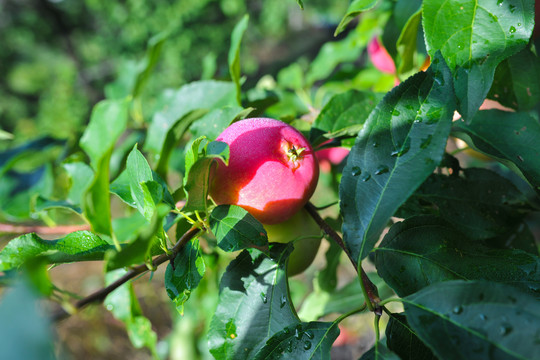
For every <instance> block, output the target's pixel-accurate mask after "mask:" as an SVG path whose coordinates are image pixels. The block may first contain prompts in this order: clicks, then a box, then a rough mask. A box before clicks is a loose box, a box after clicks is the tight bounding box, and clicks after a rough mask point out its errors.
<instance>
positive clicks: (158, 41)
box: [132, 32, 169, 98]
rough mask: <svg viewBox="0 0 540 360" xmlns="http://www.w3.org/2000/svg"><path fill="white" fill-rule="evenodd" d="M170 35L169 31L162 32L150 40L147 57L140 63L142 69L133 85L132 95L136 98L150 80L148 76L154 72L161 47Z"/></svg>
mask: <svg viewBox="0 0 540 360" xmlns="http://www.w3.org/2000/svg"><path fill="white" fill-rule="evenodd" d="M168 37H169V33H168V32H161V33H159V34H157V35H155V36H153V37H152V38H151V39H150V40H148V48H147V49H146V57H145V59H144V60H143V61H142V62H141V63H139V64H138V67H139V69H140V70H139V73H138V74H137V78H136V80H135V86H133V91H132V95H133V97H134V98H136V97H138V96H139V95H140V94H141V92H142V90H143V88H144V86H145V85H146V82H147V81H148V77H149V76H150V74H151V73H152V70H153V69H154V67H155V66H156V63H157V62H158V60H159V57H160V55H161V49H162V48H163V44H164V43H165V40H167V38H168Z"/></svg>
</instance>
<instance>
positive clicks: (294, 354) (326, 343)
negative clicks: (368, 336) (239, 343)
mask: <svg viewBox="0 0 540 360" xmlns="http://www.w3.org/2000/svg"><path fill="white" fill-rule="evenodd" d="M338 335H339V328H338V326H337V323H332V322H318V321H314V322H310V323H302V324H298V325H293V326H288V327H286V328H284V329H283V330H281V331H280V332H278V333H276V334H274V336H272V337H271V338H270V339H268V340H267V341H266V344H265V345H264V347H263V348H262V349H260V350H259V351H258V352H257V355H255V357H254V359H255V360H269V359H276V360H277V359H295V360H302V359H306V360H308V359H330V349H331V348H332V344H333V343H334V341H335V340H336V339H337V337H338Z"/></svg>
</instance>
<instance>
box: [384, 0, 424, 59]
mask: <svg viewBox="0 0 540 360" xmlns="http://www.w3.org/2000/svg"><path fill="white" fill-rule="evenodd" d="M421 8H422V0H397V1H396V2H395V5H394V8H393V11H392V13H391V15H390V18H389V19H388V21H387V22H386V23H385V24H384V25H383V26H384V32H383V34H382V38H381V40H382V43H383V46H384V48H385V49H386V51H388V53H389V54H390V56H392V58H393V59H396V60H399V58H398V48H397V45H398V41H399V39H400V37H403V36H404V33H405V32H407V33H408V30H405V28H406V26H407V24H408V23H409V22H410V21H412V17H413V16H414V15H415V14H416V13H417V12H418V11H419V10H421ZM410 25H412V24H410ZM402 40H405V37H403V39H402ZM410 40H411V41H412V39H410ZM423 40H424V39H423V37H422V41H423ZM402 44H403V42H402ZM413 50H414V49H413Z"/></svg>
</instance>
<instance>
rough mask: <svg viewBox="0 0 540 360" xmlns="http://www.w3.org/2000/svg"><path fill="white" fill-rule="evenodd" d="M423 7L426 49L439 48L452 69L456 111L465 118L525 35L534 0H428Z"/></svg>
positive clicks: (432, 51) (432, 52)
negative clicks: (498, 66)
mask: <svg viewBox="0 0 540 360" xmlns="http://www.w3.org/2000/svg"><path fill="white" fill-rule="evenodd" d="M422 11H423V25H424V33H425V39H426V45H427V48H428V52H429V54H430V55H431V56H433V55H435V52H436V51H438V50H440V51H441V52H442V55H443V57H444V59H445V60H446V62H447V63H448V66H449V67H450V69H451V71H452V72H453V74H454V75H455V91H456V96H457V98H458V111H459V113H460V114H461V115H462V116H463V117H464V118H465V119H467V120H470V119H472V117H473V116H474V114H475V113H476V111H477V110H478V108H479V106H480V104H481V103H482V101H483V100H484V98H485V97H486V95H487V93H488V91H489V89H490V88H491V84H492V82H493V76H494V73H495V68H496V67H497V65H498V64H499V63H500V62H501V61H503V60H504V59H506V58H507V57H509V56H511V55H513V54H515V53H516V52H518V51H519V50H521V49H523V48H524V47H525V45H526V44H527V42H528V41H529V38H530V37H531V34H532V29H533V26H534V16H533V15H534V1H532V0H526V1H522V0H504V1H498V0H497V1H491V0H475V1H444V0H428V1H424V3H423V8H422Z"/></svg>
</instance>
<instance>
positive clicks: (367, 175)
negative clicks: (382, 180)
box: [360, 174, 371, 182]
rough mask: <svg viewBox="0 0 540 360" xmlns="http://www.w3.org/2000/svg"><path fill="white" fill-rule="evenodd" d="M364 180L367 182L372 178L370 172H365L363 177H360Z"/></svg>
mask: <svg viewBox="0 0 540 360" xmlns="http://www.w3.org/2000/svg"><path fill="white" fill-rule="evenodd" d="M360 179H361V180H362V181H363V182H366V181H368V180H369V179H371V175H370V174H364V175H362V177H361V178H360Z"/></svg>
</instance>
